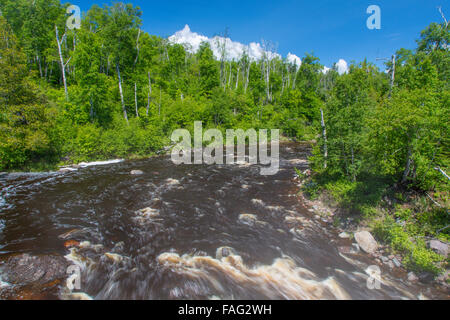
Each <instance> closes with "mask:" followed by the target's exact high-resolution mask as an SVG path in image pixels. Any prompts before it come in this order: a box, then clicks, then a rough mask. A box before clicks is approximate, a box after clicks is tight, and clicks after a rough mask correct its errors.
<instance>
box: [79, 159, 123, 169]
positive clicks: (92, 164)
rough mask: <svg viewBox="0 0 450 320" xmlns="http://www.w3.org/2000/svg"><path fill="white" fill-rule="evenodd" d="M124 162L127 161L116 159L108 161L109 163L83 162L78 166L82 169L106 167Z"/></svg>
mask: <svg viewBox="0 0 450 320" xmlns="http://www.w3.org/2000/svg"><path fill="white" fill-rule="evenodd" d="M123 161H125V160H123V159H115V160H107V161H94V162H82V163H79V164H78V165H79V166H80V167H92V166H104V165H107V164H115V163H120V162H123Z"/></svg>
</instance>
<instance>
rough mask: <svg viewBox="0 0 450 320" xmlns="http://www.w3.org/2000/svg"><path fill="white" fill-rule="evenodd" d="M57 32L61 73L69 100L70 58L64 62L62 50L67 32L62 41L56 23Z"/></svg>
mask: <svg viewBox="0 0 450 320" xmlns="http://www.w3.org/2000/svg"><path fill="white" fill-rule="evenodd" d="M55 33H56V43H57V44H58V54H59V63H60V65H61V74H62V79H63V83H64V92H65V95H66V100H67V101H68V100H69V93H68V91H67V80H66V66H67V64H68V63H69V61H70V59H71V58H69V60H67V62H66V63H64V58H63V55H62V50H61V45H62V43H63V41H64V40H65V39H66V34H64V35H63V37H62V39H61V41H60V40H59V34H58V27H57V26H56V25H55Z"/></svg>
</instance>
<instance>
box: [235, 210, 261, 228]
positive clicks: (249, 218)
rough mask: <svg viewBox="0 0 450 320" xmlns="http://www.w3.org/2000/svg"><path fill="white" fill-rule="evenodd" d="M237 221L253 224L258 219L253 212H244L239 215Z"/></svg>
mask: <svg viewBox="0 0 450 320" xmlns="http://www.w3.org/2000/svg"><path fill="white" fill-rule="evenodd" d="M239 221H240V222H241V223H243V224H247V225H249V226H253V225H255V224H256V222H257V221H258V218H257V217H256V216H255V215H254V214H247V213H244V214H241V215H240V216H239Z"/></svg>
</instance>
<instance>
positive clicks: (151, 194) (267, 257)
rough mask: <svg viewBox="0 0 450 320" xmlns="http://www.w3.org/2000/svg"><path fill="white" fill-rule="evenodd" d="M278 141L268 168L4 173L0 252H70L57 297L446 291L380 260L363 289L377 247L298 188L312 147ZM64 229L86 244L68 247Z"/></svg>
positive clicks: (163, 163) (401, 295)
mask: <svg viewBox="0 0 450 320" xmlns="http://www.w3.org/2000/svg"><path fill="white" fill-rule="evenodd" d="M280 151H281V159H280V171H279V172H278V173H277V174H276V175H274V176H261V175H260V170H259V167H258V166H249V165H210V166H208V165H179V166H176V165H174V164H172V162H171V160H170V157H169V156H160V157H156V158H151V159H146V160H139V161H125V162H121V163H116V164H109V165H103V166H92V167H86V168H80V169H78V170H76V171H73V172H66V173H61V172H59V173H36V174H9V175H3V176H2V177H0V260H5V259H6V258H7V257H9V256H11V255H13V254H19V253H29V254H30V255H49V254H52V255H54V254H57V255H61V256H65V257H66V259H67V260H69V261H70V264H73V265H76V266H78V267H79V269H80V270H81V275H80V280H81V281H80V282H81V283H80V286H81V287H80V288H79V289H74V290H73V292H71V291H70V290H68V289H67V288H65V285H64V284H65V282H62V286H60V287H58V291H57V292H55V293H53V296H52V298H60V299H72V298H80V297H85V298H86V297H90V298H93V299H418V298H425V297H426V298H431V299H433V298H447V295H446V294H445V293H443V292H440V291H438V290H437V289H434V288H432V287H430V286H426V285H413V284H410V283H408V282H407V281H406V280H405V278H406V274H405V273H404V272H403V273H402V272H396V273H391V272H389V270H386V269H382V274H381V281H382V284H381V289H374V290H371V289H369V288H368V287H367V278H368V273H367V272H366V270H367V268H368V267H369V266H370V265H373V264H375V263H374V261H373V258H371V257H369V256H368V255H366V254H364V253H361V252H356V253H346V254H344V253H342V252H340V251H339V250H338V248H339V247H340V246H343V245H347V246H351V241H350V240H343V239H340V238H339V237H338V233H339V232H338V231H337V230H335V229H334V228H333V227H332V226H330V224H326V223H324V222H323V221H320V220H316V219H314V218H313V216H312V214H311V213H310V212H309V211H308V210H307V208H306V207H305V206H304V205H303V203H302V201H301V198H300V197H299V196H298V195H297V193H298V187H297V186H296V184H295V183H294V182H293V178H294V176H295V172H294V169H293V168H294V166H295V167H297V168H299V169H302V170H305V169H306V168H307V163H306V162H305V161H302V160H305V159H307V156H308V152H309V150H308V148H307V147H306V145H302V144H293V143H289V144H283V145H282V146H281V147H280ZM295 159H300V161H295ZM293 160H294V161H293ZM131 170H142V171H143V172H144V174H143V175H136V176H133V175H130V171H131ZM144 208H147V209H146V210H142V209H144ZM71 230H73V231H72V233H71V234H69V235H66V236H65V237H63V238H64V239H62V237H61V234H64V233H67V232H68V231H71ZM68 239H70V240H76V241H78V242H80V243H81V245H80V246H78V247H73V248H70V249H69V248H66V247H65V246H64V244H65V242H66V241H67V240H68ZM0 276H1V274H0ZM0 283H1V282H0ZM3 285H4V286H6V285H8V284H7V283H3ZM61 287H62V288H61Z"/></svg>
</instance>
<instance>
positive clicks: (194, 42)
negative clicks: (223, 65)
mask: <svg viewBox="0 0 450 320" xmlns="http://www.w3.org/2000/svg"><path fill="white" fill-rule="evenodd" d="M169 41H170V42H171V43H177V44H187V45H188V47H190V48H189V51H190V52H192V53H194V52H197V50H198V49H199V48H200V44H201V43H202V42H208V43H209V45H210V46H211V49H212V51H213V53H214V56H215V57H216V58H217V59H220V58H221V50H220V46H221V45H223V44H224V43H225V48H226V55H227V57H226V58H227V59H228V60H239V59H240V58H241V57H242V54H243V53H244V52H247V54H248V56H249V57H250V59H252V60H260V59H261V58H262V57H263V56H264V52H265V51H264V49H263V47H262V46H261V45H260V44H259V43H255V42H252V43H250V44H249V45H248V46H247V45H244V44H242V43H240V42H235V41H232V40H231V39H230V38H223V37H219V36H215V37H213V38H208V37H206V36H203V35H200V34H198V33H196V32H192V31H191V29H190V28H189V26H188V25H186V26H185V27H184V29H183V30H180V31H177V32H176V33H175V34H174V35H173V36H170V37H169ZM266 54H267V55H268V57H269V59H274V58H281V56H280V55H279V54H278V53H274V52H269V51H266ZM292 56H294V55H292ZM295 57H296V56H295ZM298 59H299V58H298ZM300 63H301V62H300Z"/></svg>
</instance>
